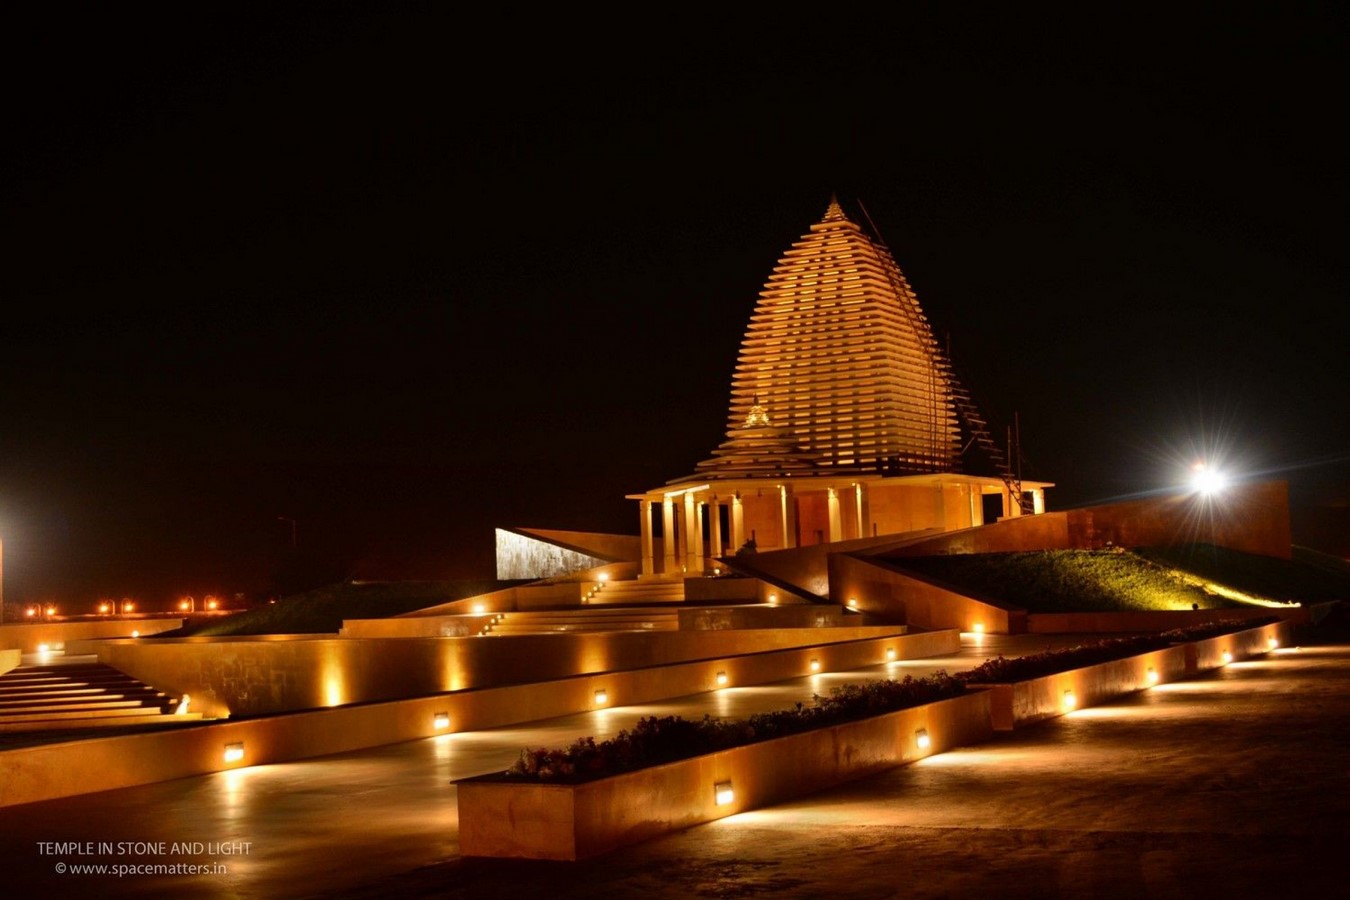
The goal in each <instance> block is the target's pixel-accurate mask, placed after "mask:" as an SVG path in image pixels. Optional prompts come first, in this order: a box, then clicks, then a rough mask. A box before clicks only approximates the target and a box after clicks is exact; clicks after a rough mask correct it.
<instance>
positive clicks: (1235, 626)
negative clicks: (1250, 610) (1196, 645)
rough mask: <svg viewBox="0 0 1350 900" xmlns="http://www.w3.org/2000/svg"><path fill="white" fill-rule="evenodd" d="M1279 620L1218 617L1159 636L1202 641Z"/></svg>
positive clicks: (1177, 642)
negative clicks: (1214, 619) (1211, 620)
mask: <svg viewBox="0 0 1350 900" xmlns="http://www.w3.org/2000/svg"><path fill="white" fill-rule="evenodd" d="M1279 621H1280V617H1279V616H1261V617H1259V618H1256V619H1218V620H1216V621H1213V622H1204V623H1202V624H1200V625H1188V626H1186V627H1185V628H1173V629H1172V630H1171V631H1164V632H1163V633H1162V634H1161V635H1160V637H1164V638H1166V639H1168V640H1169V641H1171V642H1172V643H1174V644H1180V643H1183V642H1186V641H1203V640H1204V639H1205V638H1212V637H1218V636H1219V635H1221V634H1232V633H1233V632H1235V631H1246V630H1247V629H1249V628H1260V627H1261V626H1263V625H1271V624H1273V623H1275V622H1279Z"/></svg>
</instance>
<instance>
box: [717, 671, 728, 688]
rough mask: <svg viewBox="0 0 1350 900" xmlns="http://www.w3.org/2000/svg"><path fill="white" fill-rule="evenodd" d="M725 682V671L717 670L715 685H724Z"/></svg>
mask: <svg viewBox="0 0 1350 900" xmlns="http://www.w3.org/2000/svg"><path fill="white" fill-rule="evenodd" d="M726 684H727V673H726V672H718V673H717V686H718V687H726Z"/></svg>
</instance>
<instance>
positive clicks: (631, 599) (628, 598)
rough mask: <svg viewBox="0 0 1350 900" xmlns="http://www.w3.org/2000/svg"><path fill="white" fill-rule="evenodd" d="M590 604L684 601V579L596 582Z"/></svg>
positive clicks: (588, 598) (588, 599) (618, 604)
mask: <svg viewBox="0 0 1350 900" xmlns="http://www.w3.org/2000/svg"><path fill="white" fill-rule="evenodd" d="M582 602H584V603H586V604H587V605H588V606H638V605H651V604H657V603H683V602H684V581H683V580H671V581H666V580H662V579H655V578H654V579H646V578H632V579H628V580H625V581H599V582H596V583H595V584H594V585H593V586H592V587H591V590H590V592H589V593H588V594H587V596H586V599H585V600H584V601H582Z"/></svg>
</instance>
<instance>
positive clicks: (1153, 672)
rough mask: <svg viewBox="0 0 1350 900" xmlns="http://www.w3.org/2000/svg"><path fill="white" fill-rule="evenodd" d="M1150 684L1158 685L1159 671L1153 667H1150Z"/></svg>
mask: <svg viewBox="0 0 1350 900" xmlns="http://www.w3.org/2000/svg"><path fill="white" fill-rule="evenodd" d="M1148 683H1149V684H1157V683H1158V670H1157V669H1155V668H1153V667H1152V666H1149V667H1148Z"/></svg>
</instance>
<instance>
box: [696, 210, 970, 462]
mask: <svg viewBox="0 0 1350 900" xmlns="http://www.w3.org/2000/svg"><path fill="white" fill-rule="evenodd" d="M948 372H949V369H948V367H947V365H946V363H945V362H944V360H943V357H942V354H941V353H940V352H939V347H938V344H937V341H936V339H935V338H934V337H933V334H932V330H931V329H930V327H929V325H928V320H927V319H926V318H925V316H924V314H923V311H922V310H921V309H920V308H919V303H918V300H917V299H916V298H915V296H914V292H913V290H911V289H910V287H909V283H908V282H907V281H906V279H905V276H904V274H903V273H902V272H901V271H900V267H899V266H898V265H897V264H896V262H895V260H894V258H892V256H891V254H890V251H889V250H887V249H886V247H885V246H883V245H882V244H880V243H878V242H877V241H874V240H873V239H871V238H869V237H868V236H867V235H866V234H864V233H863V231H862V229H861V228H860V227H859V226H858V225H857V224H856V223H854V222H853V221H852V220H850V219H849V218H848V216H847V215H846V214H845V213H844V211H843V209H842V207H840V205H839V202H838V201H837V200H836V199H835V198H834V197H831V198H830V203H829V206H828V207H827V208H826V210H825V216H824V218H822V219H821V220H820V222H818V223H817V224H815V225H812V226H811V229H810V231H809V232H808V233H807V234H805V235H803V236H802V237H801V238H800V239H799V240H797V241H796V242H795V243H794V244H793V245H792V247H791V249H789V250H788V251H787V252H786V253H785V254H784V256H783V258H782V259H780V260H779V262H778V265H777V266H776V267H775V268H774V270H773V273H772V274H771V275H770V276H769V280H768V282H767V283H766V284H765V286H764V289H763V290H762V291H761V292H760V295H759V302H758V303H757V304H756V306H755V311H754V314H753V315H752V316H751V318H750V325H749V327H748V328H747V330H746V333H745V339H744V341H743V342H742V344H741V352H740V358H739V361H738V363H737V366H736V372H735V375H734V376H733V379H732V385H731V410H730V414H729V416H728V428H727V439H726V440H725V441H724V442H723V443H722V445H721V446H720V447H718V448H717V449H716V450H715V451H713V456H712V458H711V459H708V460H705V461H704V462H701V463H699V465H698V468H697V472H696V473H695V474H694V475H693V476H692V478H698V479H723V478H746V477H783V476H789V475H842V474H848V473H860V474H861V473H876V474H887V475H904V474H915V473H928V472H952V471H955V470H956V462H957V459H958V456H959V448H960V428H959V424H958V418H957V412H956V407H955V404H954V402H953V398H952V384H951V379H950V378H949V376H948ZM770 423H772V424H770ZM680 480H681V481H683V480H685V479H680Z"/></svg>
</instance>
